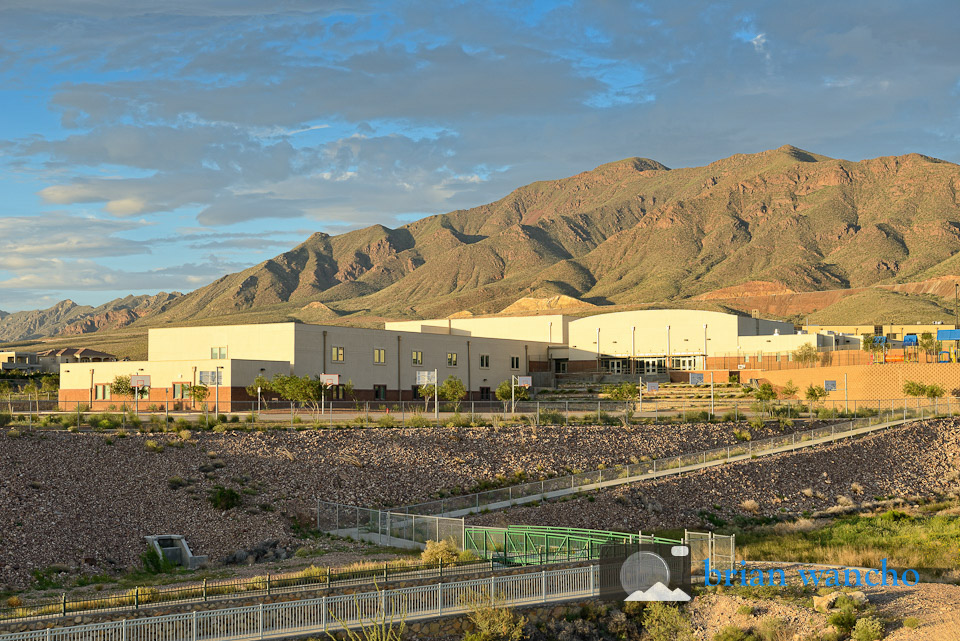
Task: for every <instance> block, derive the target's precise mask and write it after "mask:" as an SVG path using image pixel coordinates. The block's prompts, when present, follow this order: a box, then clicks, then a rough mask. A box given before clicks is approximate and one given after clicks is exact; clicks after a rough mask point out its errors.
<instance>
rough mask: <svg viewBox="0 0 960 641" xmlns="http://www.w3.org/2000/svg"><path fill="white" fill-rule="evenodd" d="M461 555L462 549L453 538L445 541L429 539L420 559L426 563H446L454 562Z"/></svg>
mask: <svg viewBox="0 0 960 641" xmlns="http://www.w3.org/2000/svg"><path fill="white" fill-rule="evenodd" d="M459 555H460V549H459V548H457V545H456V543H454V542H453V540H452V539H444V540H443V541H427V547H426V549H424V551H423V553H421V554H420V560H421V561H423V562H424V563H428V564H434V563H439V562H440V561H443V562H444V563H453V562H454V561H456V560H457V557H458V556H459Z"/></svg>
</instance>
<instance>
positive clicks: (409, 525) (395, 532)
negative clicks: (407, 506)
mask: <svg viewBox="0 0 960 641" xmlns="http://www.w3.org/2000/svg"><path fill="white" fill-rule="evenodd" d="M316 505H317V507H316V510H317V520H316V525H317V529H318V530H320V531H321V532H327V533H329V534H334V535H337V536H345V537H349V538H352V539H356V540H358V541H367V542H370V543H377V544H379V545H390V546H393V547H423V546H424V545H426V543H427V541H445V540H450V541H453V543H454V544H455V545H456V546H457V548H459V549H463V528H464V525H463V519H456V518H446V517H440V516H429V515H419V514H404V513H399V512H387V511H384V510H377V509H373V508H365V507H357V506H354V505H345V504H343V503H333V502H330V501H321V500H319V499H317V501H316Z"/></svg>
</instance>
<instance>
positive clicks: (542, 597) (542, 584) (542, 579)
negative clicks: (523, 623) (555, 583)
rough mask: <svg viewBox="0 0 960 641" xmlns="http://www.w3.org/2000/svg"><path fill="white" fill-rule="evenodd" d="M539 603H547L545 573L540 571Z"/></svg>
mask: <svg viewBox="0 0 960 641" xmlns="http://www.w3.org/2000/svg"><path fill="white" fill-rule="evenodd" d="M540 602H541V603H546V602H547V571H546V570H540Z"/></svg>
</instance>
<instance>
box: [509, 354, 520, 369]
mask: <svg viewBox="0 0 960 641" xmlns="http://www.w3.org/2000/svg"><path fill="white" fill-rule="evenodd" d="M510 369H520V357H519V356H511V357H510Z"/></svg>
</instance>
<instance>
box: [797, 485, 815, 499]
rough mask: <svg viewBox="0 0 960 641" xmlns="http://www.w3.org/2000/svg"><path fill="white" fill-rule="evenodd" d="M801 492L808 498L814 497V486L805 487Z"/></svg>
mask: <svg viewBox="0 0 960 641" xmlns="http://www.w3.org/2000/svg"><path fill="white" fill-rule="evenodd" d="M800 494H803V495H804V496H805V497H807V498H808V499H812V498H813V488H812V487H805V488H803V489H802V490H800Z"/></svg>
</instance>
